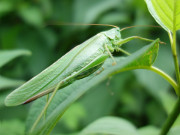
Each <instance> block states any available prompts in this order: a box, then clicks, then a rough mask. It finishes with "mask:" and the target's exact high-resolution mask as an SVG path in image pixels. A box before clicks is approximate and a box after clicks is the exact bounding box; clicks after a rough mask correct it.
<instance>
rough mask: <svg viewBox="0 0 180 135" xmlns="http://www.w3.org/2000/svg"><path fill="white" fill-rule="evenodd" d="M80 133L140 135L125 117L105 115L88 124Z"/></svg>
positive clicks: (89, 134)
mask: <svg viewBox="0 0 180 135" xmlns="http://www.w3.org/2000/svg"><path fill="white" fill-rule="evenodd" d="M79 135H138V132H137V130H136V128H135V127H134V125H132V124H131V123H130V122H129V121H127V120H125V119H122V118H117V117H104V118H101V119H99V120H96V121H95V122H93V123H92V124H90V125H89V126H87V127H86V128H85V129H84V130H83V131H82V132H81V133H80V134H79Z"/></svg>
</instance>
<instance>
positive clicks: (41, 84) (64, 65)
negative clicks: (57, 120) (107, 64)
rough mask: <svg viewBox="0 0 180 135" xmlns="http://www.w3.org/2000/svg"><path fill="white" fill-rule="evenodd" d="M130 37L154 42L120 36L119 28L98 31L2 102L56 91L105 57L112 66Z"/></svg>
mask: <svg viewBox="0 0 180 135" xmlns="http://www.w3.org/2000/svg"><path fill="white" fill-rule="evenodd" d="M133 39H141V40H145V41H150V42H151V41H153V40H150V39H146V38H142V37H139V36H132V37H128V38H125V39H122V38H121V34H120V29H119V28H118V27H116V28H113V29H111V30H108V31H104V32H100V33H98V34H97V35H95V36H93V37H92V38H90V39H88V40H87V41H85V42H83V43H82V44H80V45H78V46H76V47H75V48H73V49H72V50H71V51H69V52H68V53H66V54H65V55H64V56H63V57H61V58H60V59H59V60H57V61H56V62H55V63H54V64H52V65H51V66H50V67H48V68H47V69H45V70H44V71H42V72H41V73H40V74H38V75H37V76H35V77H34V78H32V79H31V80H29V81H28V82H26V83H25V84H24V85H22V86H20V87H19V88H17V89H16V90H14V91H13V92H12V93H10V94H9V95H8V96H7V98H6V100H5V104H6V105H7V106H15V105H20V104H23V103H28V102H31V101H33V100H35V99H37V98H39V97H41V96H44V95H46V94H48V93H51V92H53V91H54V93H53V94H55V93H56V91H57V90H58V89H61V88H64V87H66V86H68V85H70V84H71V83H73V82H74V81H76V80H78V79H81V78H84V77H87V76H89V75H90V74H92V73H94V72H95V71H97V70H98V69H99V68H100V67H102V64H103V63H104V61H105V60H106V59H107V58H108V57H111V58H112V60H113V65H114V64H115V63H116V62H115V61H114V59H113V56H112V53H113V52H114V51H122V52H124V53H126V54H128V52H126V51H125V50H122V49H121V48H120V47H121V45H122V44H124V43H127V42H129V41H131V40H133ZM52 96H53V95H52ZM50 101H51V100H50ZM50 101H49V103H50Z"/></svg>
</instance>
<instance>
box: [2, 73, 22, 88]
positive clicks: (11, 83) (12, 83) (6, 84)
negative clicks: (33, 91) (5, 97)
mask: <svg viewBox="0 0 180 135" xmlns="http://www.w3.org/2000/svg"><path fill="white" fill-rule="evenodd" d="M23 83H24V81H23V80H14V79H9V78H6V77H3V76H0V90H2V89H5V88H11V87H17V86H19V85H21V84H23Z"/></svg>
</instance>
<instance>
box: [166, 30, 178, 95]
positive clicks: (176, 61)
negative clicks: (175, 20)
mask: <svg viewBox="0 0 180 135" xmlns="http://www.w3.org/2000/svg"><path fill="white" fill-rule="evenodd" d="M168 34H169V38H170V43H171V49H172V54H173V60H174V66H175V72H176V79H177V84H178V87H179V86H180V76H179V63H178V58H177V51H176V31H174V32H173V36H172V33H170V32H169V33H168ZM176 94H177V95H178V96H179V95H180V89H179V88H178V91H176Z"/></svg>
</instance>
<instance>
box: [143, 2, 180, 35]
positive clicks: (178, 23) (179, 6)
mask: <svg viewBox="0 0 180 135" xmlns="http://www.w3.org/2000/svg"><path fill="white" fill-rule="evenodd" d="M145 1H146V4H147V6H148V9H149V12H150V13H151V15H152V16H153V17H154V19H155V20H156V21H157V23H159V25H161V26H162V27H163V28H164V29H165V30H166V31H169V30H170V31H171V32H172V31H173V30H179V29H180V1H179V0H145Z"/></svg>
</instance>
